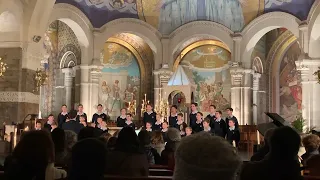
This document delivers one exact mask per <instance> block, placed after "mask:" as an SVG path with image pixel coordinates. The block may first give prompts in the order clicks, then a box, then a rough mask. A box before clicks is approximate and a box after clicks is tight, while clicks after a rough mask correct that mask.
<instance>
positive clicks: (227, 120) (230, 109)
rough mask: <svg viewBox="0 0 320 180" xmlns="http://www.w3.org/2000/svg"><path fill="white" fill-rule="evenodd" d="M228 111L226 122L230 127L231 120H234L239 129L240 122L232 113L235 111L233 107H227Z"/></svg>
mask: <svg viewBox="0 0 320 180" xmlns="http://www.w3.org/2000/svg"><path fill="white" fill-rule="evenodd" d="M226 112H227V115H228V116H227V117H226V123H227V125H228V127H229V120H233V122H234V123H235V127H236V128H237V129H238V128H239V123H238V119H237V118H236V117H235V116H233V115H232V113H233V109H232V108H230V107H229V108H227V109H226Z"/></svg>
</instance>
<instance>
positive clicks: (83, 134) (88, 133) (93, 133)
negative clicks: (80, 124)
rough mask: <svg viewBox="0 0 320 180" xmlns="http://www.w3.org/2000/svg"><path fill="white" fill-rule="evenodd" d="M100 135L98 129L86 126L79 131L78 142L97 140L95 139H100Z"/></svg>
mask: <svg viewBox="0 0 320 180" xmlns="http://www.w3.org/2000/svg"><path fill="white" fill-rule="evenodd" d="M100 135H101V131H99V129H96V128H94V127H89V126H88V127H85V128H82V129H81V130H80V132H79V134H78V141H80V140H83V139H87V138H97V137H100Z"/></svg>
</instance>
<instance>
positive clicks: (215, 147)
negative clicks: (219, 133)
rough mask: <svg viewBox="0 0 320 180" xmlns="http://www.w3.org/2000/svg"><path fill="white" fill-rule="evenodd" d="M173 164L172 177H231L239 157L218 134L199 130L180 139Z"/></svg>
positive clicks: (203, 179)
mask: <svg viewBox="0 0 320 180" xmlns="http://www.w3.org/2000/svg"><path fill="white" fill-rule="evenodd" d="M175 164H176V167H175V170H174V175H173V179H174V180H189V179H190V180H191V179H192V180H209V179H215V180H234V179H235V177H236V172H238V169H239V168H240V166H241V159H240V157H239V156H238V155H237V153H236V151H235V150H234V148H233V147H232V146H231V145H230V144H229V143H228V142H227V141H225V140H224V139H222V138H221V137H216V136H212V135H211V134H209V133H206V132H199V133H197V134H195V135H192V136H187V137H185V138H183V139H182V140H181V143H180V145H179V147H178V148H177V151H176V155H175ZM257 180H258V179H257Z"/></svg>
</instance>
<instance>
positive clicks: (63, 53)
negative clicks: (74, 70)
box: [55, 44, 81, 68]
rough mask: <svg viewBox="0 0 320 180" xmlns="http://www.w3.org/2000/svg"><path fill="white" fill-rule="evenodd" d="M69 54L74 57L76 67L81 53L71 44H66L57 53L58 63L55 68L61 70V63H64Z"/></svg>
mask: <svg viewBox="0 0 320 180" xmlns="http://www.w3.org/2000/svg"><path fill="white" fill-rule="evenodd" d="M70 54H72V55H73V56H74V58H75V63H76V65H79V64H80V63H81V52H79V49H78V48H77V47H76V46H75V45H73V44H68V45H66V46H64V47H63V49H62V50H61V51H60V52H59V55H58V60H60V61H59V62H58V63H57V65H56V67H55V68H61V63H62V61H64V58H67V56H69V55H70Z"/></svg>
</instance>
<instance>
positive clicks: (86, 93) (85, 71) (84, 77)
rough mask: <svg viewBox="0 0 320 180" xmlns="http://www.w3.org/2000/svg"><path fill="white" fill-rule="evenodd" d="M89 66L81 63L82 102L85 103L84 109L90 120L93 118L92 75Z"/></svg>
mask: <svg viewBox="0 0 320 180" xmlns="http://www.w3.org/2000/svg"><path fill="white" fill-rule="evenodd" d="M89 68H90V67H89V66H87V65H80V102H79V103H80V104H82V105H83V107H84V111H85V113H86V114H87V116H88V120H90V119H91V112H90V110H91V108H90V83H89V79H90V75H89Z"/></svg>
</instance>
